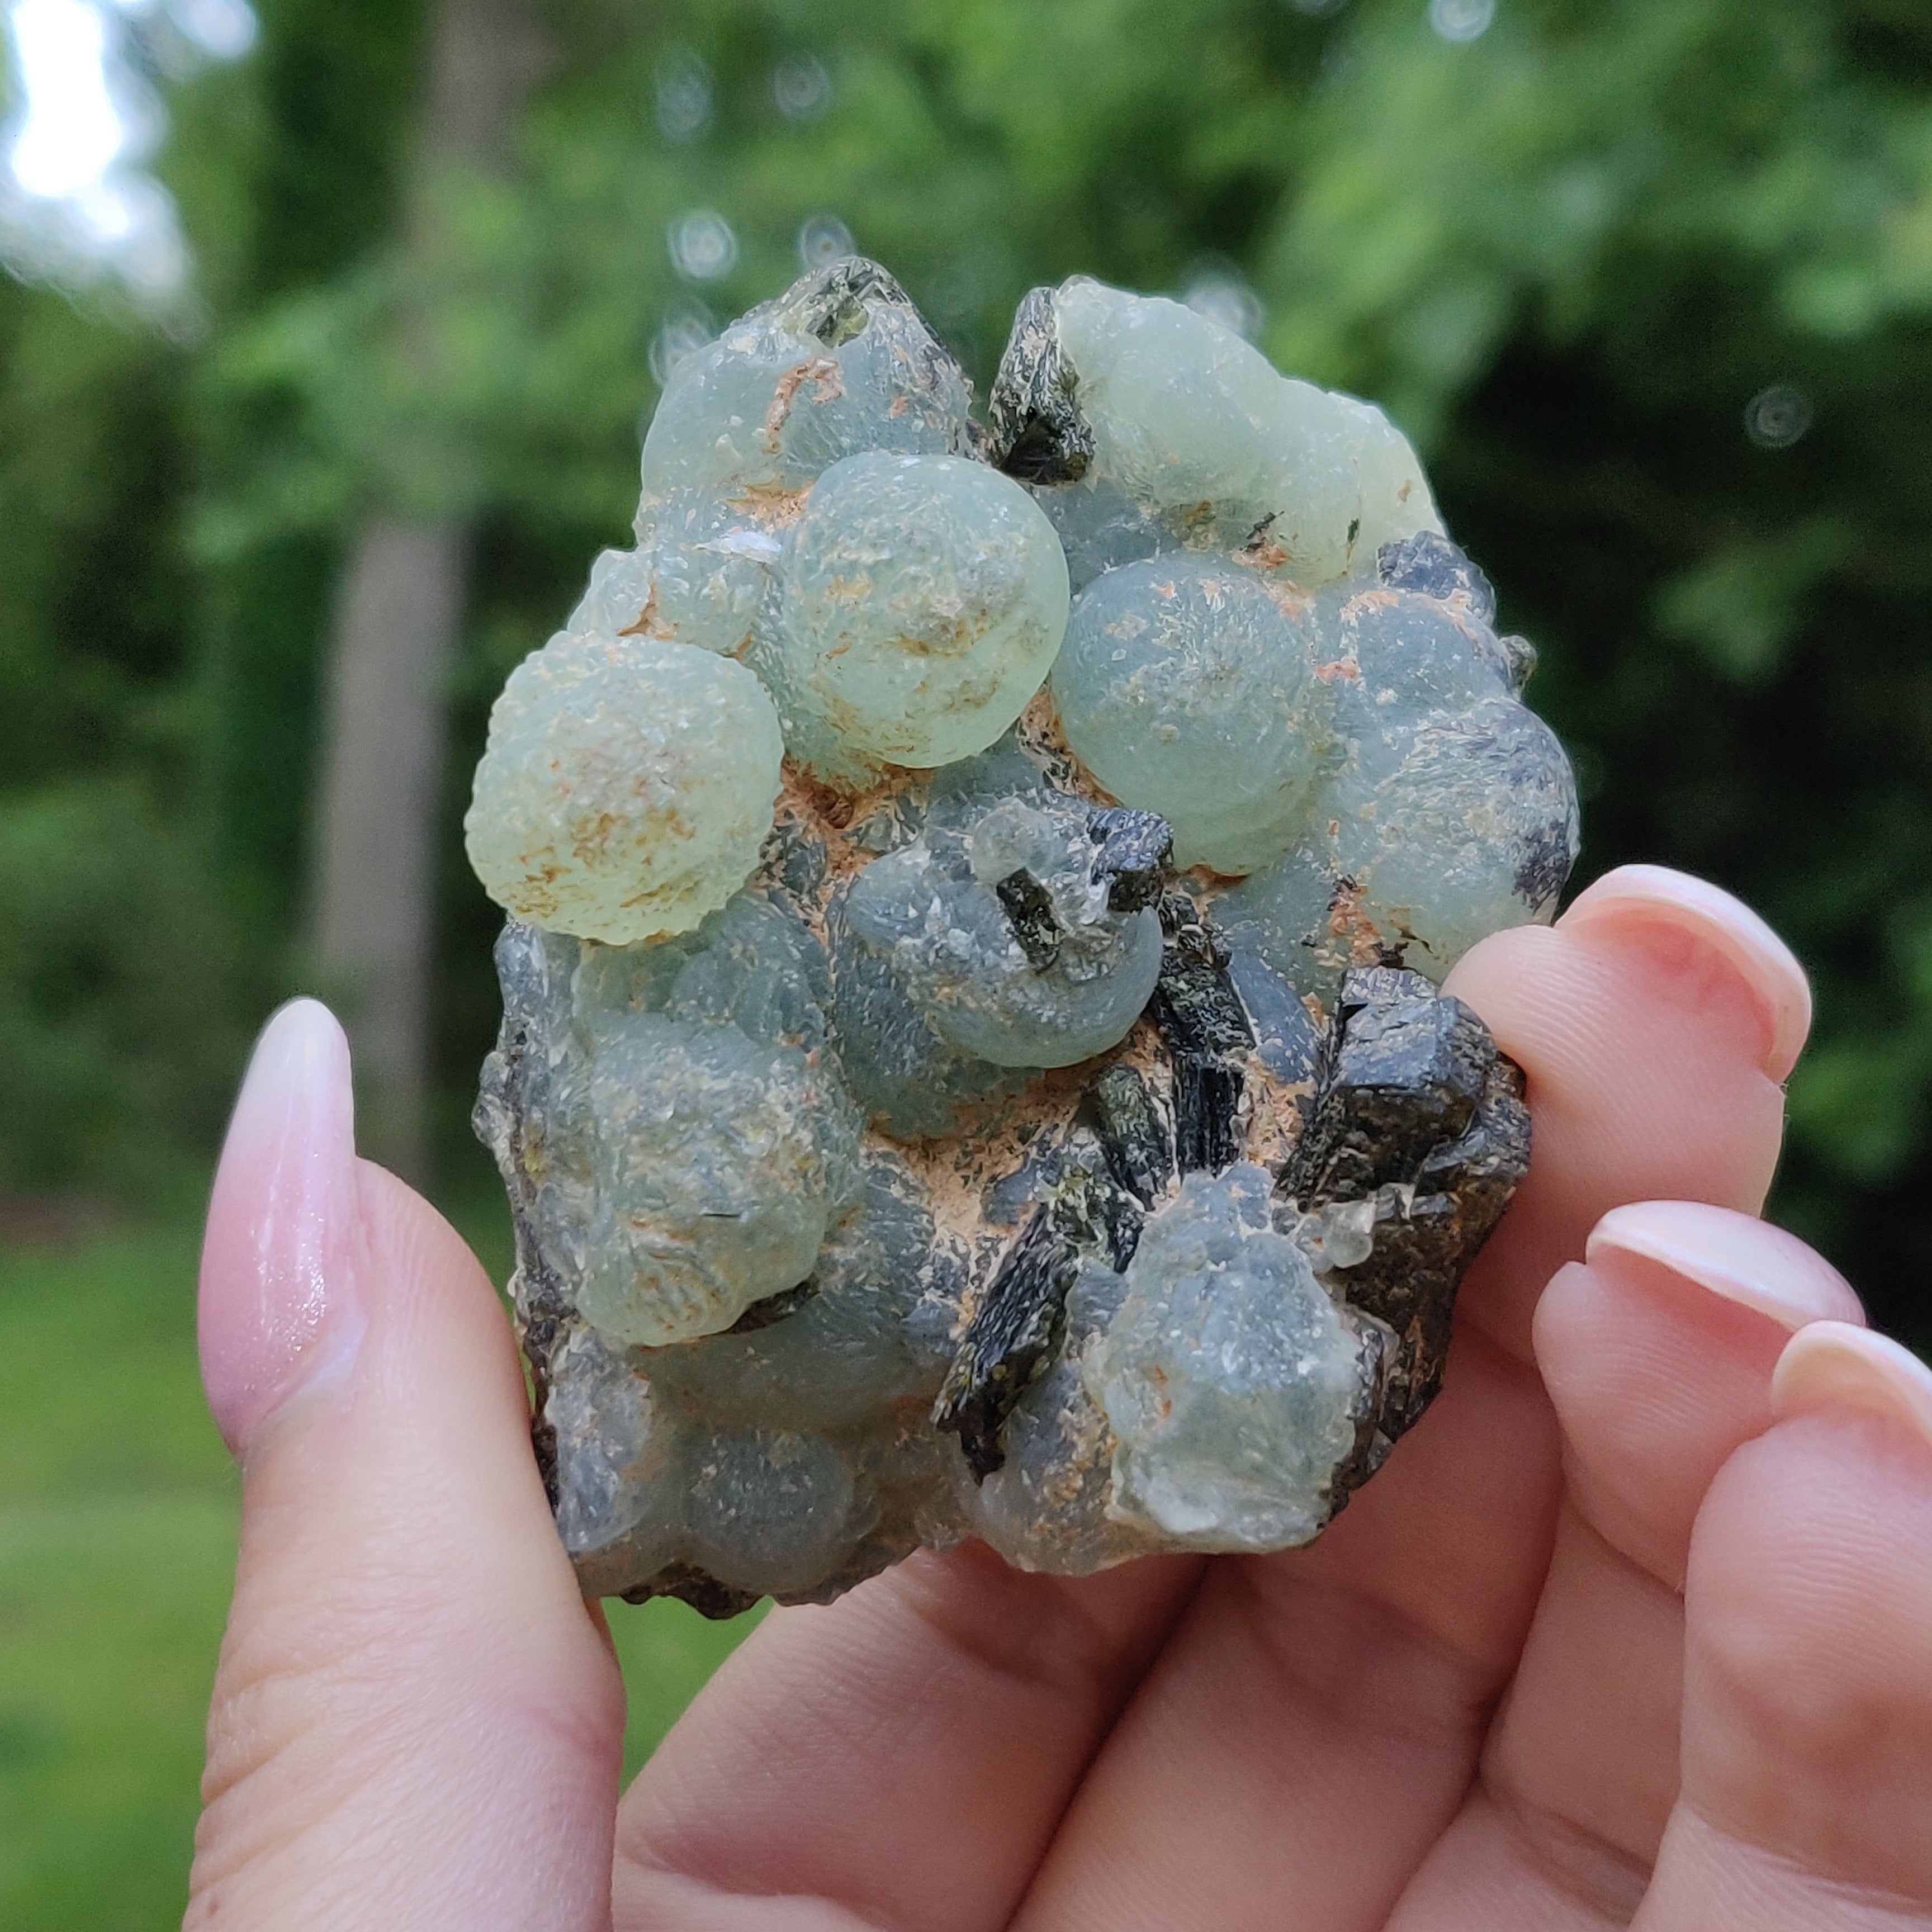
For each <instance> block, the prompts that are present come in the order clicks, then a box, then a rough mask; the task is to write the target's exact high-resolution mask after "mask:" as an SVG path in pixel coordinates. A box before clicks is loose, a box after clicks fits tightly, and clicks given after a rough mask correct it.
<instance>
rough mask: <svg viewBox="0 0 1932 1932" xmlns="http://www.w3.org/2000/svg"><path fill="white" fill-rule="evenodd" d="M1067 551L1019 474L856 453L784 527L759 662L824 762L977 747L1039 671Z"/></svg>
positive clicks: (874, 765)
mask: <svg viewBox="0 0 1932 1932" xmlns="http://www.w3.org/2000/svg"><path fill="white" fill-rule="evenodd" d="M1066 627H1067V562H1066V559H1065V558H1064V556H1063V555H1062V554H1061V548H1060V544H1059V542H1058V539H1056V538H1055V535H1054V534H1053V529H1052V525H1051V524H1049V523H1048V522H1047V520H1046V517H1044V516H1043V515H1042V514H1041V513H1040V510H1039V509H1038V508H1037V506H1036V505H1034V502H1032V501H1031V499H1030V498H1029V497H1028V495H1027V493H1026V492H1025V490H1022V488H1021V487H1019V484H1016V483H1014V482H1013V481H1011V480H1010V479H1009V478H1007V477H1004V476H1002V475H1000V474H999V472H998V471H997V470H995V469H989V468H988V467H987V466H986V464H985V463H974V462H969V461H968V460H966V459H965V458H963V457H956V456H892V455H865V456H851V457H847V458H844V460H842V461H841V462H839V463H835V464H834V465H833V466H832V467H831V468H830V469H828V470H826V472H825V474H824V475H823V476H822V477H820V479H819V480H818V481H817V484H815V485H814V487H813V489H812V491H811V496H810V497H809V498H808V500H807V502H806V503H805V511H804V514H802V516H801V517H799V519H798V520H797V522H796V523H794V524H793V526H791V528H790V530H789V532H787V536H786V539H785V547H784V556H782V558H781V559H780V562H779V565H778V587H777V589H776V591H775V594H774V595H773V597H772V599H771V601H770V603H769V605H768V607H767V609H766V613H765V615H764V616H763V618H761V619H760V627H759V633H758V640H757V644H756V646H755V647H754V652H753V657H752V661H753V662H754V664H756V666H757V669H758V670H759V672H760V674H761V675H762V676H763V677H764V678H765V679H766V682H767V683H768V684H769V685H770V687H771V690H772V695H773V697H775V700H777V703H778V711H779V714H780V715H781V717H782V718H784V721H785V728H786V738H787V743H788V744H789V745H790V748H791V749H792V751H793V753H794V754H795V755H796V756H798V757H799V758H801V759H802V760H803V761H804V762H805V763H806V764H808V765H809V766H811V767H812V769H814V770H816V771H817V772H820V773H821V774H823V775H826V776H829V777H841V778H850V777H853V776H859V777H863V776H865V775H868V774H869V775H876V773H877V772H878V771H879V770H880V769H881V768H882V767H883V766H887V765H910V766H921V767H925V766H935V765H947V764H951V763H953V762H954V761H955V760H958V759H961V758H966V757H971V756H972V754H974V752H976V751H984V750H985V749H986V747H987V746H988V745H990V744H992V742H994V740H995V739H997V738H998V737H999V736H1000V735H1001V733H1003V732H1004V731H1005V730H1007V727H1008V726H1010V724H1012V723H1013V720H1014V719H1015V718H1017V717H1018V716H1019V715H1020V712H1021V711H1022V709H1024V708H1025V705H1026V703H1027V700H1028V699H1029V698H1031V697H1032V696H1033V694H1034V692H1035V691H1037V690H1038V689H1039V688H1040V684H1041V682H1042V681H1043V679H1045V677H1046V673H1047V671H1048V670H1049V667H1051V665H1052V662H1053V659H1054V655H1055V652H1057V651H1058V649H1059V648H1060V640H1061V634H1062V633H1063V632H1064V630H1065V629H1066Z"/></svg>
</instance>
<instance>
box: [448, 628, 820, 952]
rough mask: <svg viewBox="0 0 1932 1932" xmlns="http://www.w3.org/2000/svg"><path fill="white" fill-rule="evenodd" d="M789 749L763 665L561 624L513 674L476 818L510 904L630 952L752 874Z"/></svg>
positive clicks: (480, 873) (495, 878)
mask: <svg viewBox="0 0 1932 1932" xmlns="http://www.w3.org/2000/svg"><path fill="white" fill-rule="evenodd" d="M783 757H784V740H783V737H782V734H781V732H780V730H779V728H778V714H777V713H776V712H775V711H774V710H773V709H772V702H771V700H770V699H769V697H767V696H766V694H765V692H764V690H763V687H762V686H761V685H760V684H759V682H758V680H757V678H756V677H754V676H753V675H752V673H751V672H749V671H748V670H745V667H743V666H742V664H735V663H733V662H732V661H730V660H729V659H728V658H719V657H715V656H713V655H712V654H711V653H710V652H707V651H703V650H700V649H697V648H696V647H694V646H691V645H689V644H682V643H672V642H666V641H661V640H655V639H649V638H642V637H638V638H631V637H615V638H613V637H574V636H572V635H571V634H569V633H568V632H567V631H566V632H563V633H561V634H559V635H558V636H556V637H553V638H552V639H551V640H550V642H549V643H547V645H545V646H544V648H543V649H541V650H540V651H538V652H535V653H534V654H533V655H531V656H529V657H528V658H525V659H524V660H523V663H521V664H519V665H518V666H517V668H516V670H514V671H513V672H511V674H510V679H509V682H508V683H507V684H505V685H504V687H503V690H502V694H501V695H500V696H499V697H498V698H497V700H496V704H495V706H494V707H493V709H492V710H491V712H490V736H489V742H488V746H487V749H486V750H485V751H484V754H483V760H482V762H481V763H480V764H479V765H478V766H477V768H476V784H475V793H474V795H473V796H472V799H471V802H470V806H469V812H468V814H467V815H466V817H465V818H464V820H463V835H464V841H465V844H466V847H467V849H468V851H469V862H470V864H471V865H472V866H473V867H474V868H475V872H476V876H477V877H478V878H479V879H480V880H482V882H483V886H484V890H485V891H487V892H488V893H489V895H490V897H491V898H493V899H494V900H495V901H496V903H497V904H499V905H500V906H502V907H504V909H505V910H506V911H508V912H511V913H514V914H515V915H516V916H517V918H519V919H528V920H529V921H531V922H532V923H533V924H535V925H538V926H544V927H545V928H547V929H549V930H550V931H551V932H567V933H571V934H574V935H576V936H577V937H578V938H583V939H598V940H602V941H604V942H606V943H607V944H610V945H616V946H622V945H628V944H631V942H633V941H637V940H640V939H647V938H651V937H652V936H653V935H656V934H660V933H670V932H687V931H688V930H689V929H691V927H693V926H696V925H697V922H699V921H700V919H703V916H704V915H705V914H706V913H708V912H709V911H712V910H714V909H715V907H718V906H721V905H722V904H724V901H726V900H727V898H730V895H732V894H733V892H736V890H737V889H738V888H739V886H742V884H743V883H745V880H746V879H747V878H748V877H750V875H751V871H752V868H754V866H755V865H757V862H758V849H759V847H760V845H761V844H763V842H764V838H765V835H766V833H767V832H769V830H770V829H771V823H772V802H773V801H774V800H775V799H776V797H777V796H778V772H779V766H780V763H781V760H782V759H783Z"/></svg>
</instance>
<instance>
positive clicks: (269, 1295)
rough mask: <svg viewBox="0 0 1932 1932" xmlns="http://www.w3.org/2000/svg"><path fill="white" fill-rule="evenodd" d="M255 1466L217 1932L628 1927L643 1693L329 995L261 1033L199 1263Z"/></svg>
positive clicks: (192, 1926) (215, 1763) (222, 1733)
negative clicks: (625, 1765)
mask: <svg viewBox="0 0 1932 1932" xmlns="http://www.w3.org/2000/svg"><path fill="white" fill-rule="evenodd" d="M200 1330H201V1349H202V1376H203V1379H204V1381H205V1384H206V1386H207V1389H208V1400H209V1403H210V1405H211V1407H212V1409H213V1410H214V1415H215V1418H216V1421H217V1422H218V1423H219V1424H220V1427H221V1430H222V1433H223V1436H225V1437H226V1439H227V1441H228V1442H229V1446H230V1448H232V1449H233V1451H234V1452H235V1454H236V1458H237V1460H239V1463H240V1464H241V1466H242V1544H241V1556H240V1562H239V1570H238V1574H237V1577H236V1591H235V1601H234V1604H233V1608H232V1610H231V1611H230V1613H229V1623H228V1630H227V1634H226V1637H225V1638H224V1640H223V1644H222V1650H221V1658H220V1665H219V1667H218V1669H217V1673H216V1679H215V1686H214V1702H213V1706H212V1709H211V1712H210V1715H209V1719H208V1767H207V1770H206V1772H205V1775H204V1777H203V1779H202V1799H203V1803H204V1807H205V1808H204V1810H203V1812H202V1819H201V1823H200V1826H199V1830H198V1832H197V1833H196V1846H195V1858H194V1866H193V1876H192V1878H191V1879H190V1890H191V1897H190V1903H189V1906H188V1911H187V1928H188V1932H198V1928H200V1927H213V1926H217V1925H218V1926H220V1927H222V1928H223V1932H253V1929H254V1928H260V1932H270V1928H273V1932H299V1928H301V1927H308V1926H315V1927H320V1926H324V1925H326V1926H328V1927H331V1928H341V1927H360V1926H369V1927H377V1926H383V1927H389V1926H401V1925H423V1926H428V1925H462V1926H464V1927H472V1928H479V1932H480V1929H481V1928H487V1927H499V1926H500V1927H504V1928H505V1932H510V1928H515V1932H565V1928H569V1932H578V1929H579V1928H585V1929H586V1932H589V1928H595V1927H602V1926H605V1925H607V1924H608V1922H609V1910H610V1890H609V1881H610V1832H611V1817H612V1814H613V1809H614V1806H615V1801H616V1778H617V1770H618V1765H619V1752H620V1745H621V1734H622V1688H621V1686H620V1685H619V1682H618V1679H617V1675H616V1667H615V1665H614V1663H613V1660H612V1658H611V1657H610V1652H609V1649H608V1646H607V1643H605V1641H604V1640H603V1638H602V1637H601V1634H600V1631H599V1630H598V1626H597V1625H596V1624H595V1622H593V1621H592V1618H591V1616H590V1615H589V1613H588V1612H587V1611H586V1609H585V1607H584V1605H583V1601H582V1598H580V1595H579V1594H578V1592H577V1588H576V1586H575V1583H574V1580H573V1579H572V1577H571V1571H570V1566H569V1565H568V1562H567V1561H566V1559H565V1556H564V1555H563V1553H562V1548H561V1547H560V1546H559V1544H558V1542H557V1540H556V1532H555V1531H554V1530H553V1528H552V1527H551V1525H550V1513H549V1510H548V1508H547V1505H546V1503H545V1502H544V1494H543V1490H542V1486H541V1483H540V1482H539V1481H538V1477H537V1474H536V1470H535V1466H534V1463H533V1462H532V1457H531V1455H530V1451H529V1434H528V1431H529V1412H528V1409H527V1406H526V1401H525V1398H524V1394H523V1380H522V1377H521V1375H520V1372H519V1370H518V1367H517V1360H516V1355H515V1351H514V1347H513V1346H512V1343H511V1339H510V1335H509V1331H508V1326H507V1325H506V1324H505V1322H504V1319H503V1317H502V1312H501V1310H500V1308H499V1305H498V1304H497V1301H496V1297H495V1295H493V1293H492V1292H491V1290H490V1284H489V1283H488V1281H487V1280H486V1279H485V1278H484V1274H483V1272H482V1271H481V1268H478V1265H477V1264H476V1262H475V1259H473V1257H472V1256H471V1255H470V1253H469V1250H467V1249H466V1247H464V1246H463V1243H462V1242H461V1241H460V1240H459V1239H458V1237H457V1235H455V1233H454V1232H452V1230H451V1229H450V1228H449V1226H447V1225H446V1223H444V1222H443V1220H441V1218H440V1217H439V1216H437V1214H436V1213H435V1212H434V1210H432V1209H431V1208H430V1207H429V1206H428V1205H427V1204H426V1203H425V1202H422V1200H420V1199H419V1198H418V1197H417V1196H415V1195H414V1194H413V1193H410V1190H408V1189H407V1188H406V1187H404V1186H403V1184H401V1182H400V1181H397V1180H395V1178H393V1177H392V1176H391V1175H388V1174H386V1173H384V1172H383V1171H382V1170H381V1169H379V1168H376V1167H373V1166H370V1165H368V1163H365V1162H361V1161H359V1160H357V1159H356V1152H355V1146H354V1139H353V1119H352V1109H351V1103H350V1085H349V1057H348V1049H347V1043H346V1042H345V1041H344V1039H343V1037H342V1034H341V1029H340V1028H338V1026H337V1025H336V1024H335V1021H334V1020H333V1019H332V1018H331V1017H330V1016H329V1013H327V1012H326V1010H324V1009H323V1007H320V1006H318V1005H317V1004H315V1003H314V1001H296V1002H294V1003H293V1004H291V1005H290V1006H287V1007H284V1008H283V1009H282V1010H281V1012H280V1013H278V1014H277V1015H276V1016H275V1018H274V1019H272V1021H271V1022H269V1026H268V1028H267V1029H266V1031H265V1032H264V1033H263V1036H262V1038H261V1040H260V1043H258V1045H257V1048H256V1051H255V1055H254V1060H253V1061H251V1064H250V1067H249V1072H248V1078H247V1079H246V1081H245V1083H244V1085H243V1087H242V1094H241V1097H240V1098H239V1100H238V1101H237V1103H236V1110H235V1117H234V1119H233V1122H232V1123H231V1124H230V1126H229V1133H228V1139H227V1144H226V1147H225V1148H224V1149H223V1154H222V1160H221V1166H220V1172H219V1174H218V1175H217V1178H216V1181H215V1185H214V1198H213V1200H212V1202H211V1205H210V1208H209V1211H208V1234H207V1239H206V1244H205V1248H204V1250H203V1253H202V1275H201V1301H200Z"/></svg>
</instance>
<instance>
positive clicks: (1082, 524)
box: [1046, 278, 1442, 588]
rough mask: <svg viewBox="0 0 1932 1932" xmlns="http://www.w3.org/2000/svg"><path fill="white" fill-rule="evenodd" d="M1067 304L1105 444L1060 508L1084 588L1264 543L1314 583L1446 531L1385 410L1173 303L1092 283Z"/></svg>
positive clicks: (1066, 320)
mask: <svg viewBox="0 0 1932 1932" xmlns="http://www.w3.org/2000/svg"><path fill="white" fill-rule="evenodd" d="M1052 304H1053V311H1054V317H1053V319H1054V323H1055V326H1056V327H1057V329H1058V334H1059V337H1060V340H1061V345H1062V347H1063V348H1064V353H1065V354H1066V356H1067V360H1068V362H1069V363H1070V366H1071V368H1072V370H1073V373H1074V375H1075V377H1076V390H1075V395H1076V403H1077V407H1078V408H1079V412H1080V413H1081V415H1082V417H1083V418H1084V419H1085V422H1086V425H1087V426H1088V430H1089V431H1091V437H1092V443H1093V453H1092V457H1091V461H1090V463H1089V464H1088V468H1087V469H1086V472H1085V475H1084V476H1083V477H1082V478H1081V479H1080V480H1079V484H1078V486H1077V487H1074V488H1073V489H1070V490H1064V491H1059V492H1053V493H1049V495H1048V496H1047V497H1046V502H1047V504H1048V508H1049V513H1050V514H1052V515H1053V517H1054V518H1055V522H1056V523H1058V525H1059V526H1060V527H1061V530H1062V532H1063V534H1064V535H1065V536H1066V537H1067V549H1068V554H1069V558H1070V562H1071V564H1072V566H1073V577H1074V581H1075V582H1076V583H1085V582H1086V581H1088V579H1089V578H1090V577H1093V576H1094V575H1095V574H1097V572H1098V571H1100V569H1102V568H1106V567H1107V566H1108V565H1110V564H1112V563H1115V562H1124V561H1126V560H1127V557H1128V556H1131V555H1141V556H1145V555H1148V554H1149V553H1151V552H1153V551H1154V550H1157V549H1166V548H1169V547H1180V546H1181V545H1183V544H1185V545H1187V547H1200V548H1207V549H1216V550H1233V549H1237V548H1244V547H1246V548H1250V549H1251V550H1253V552H1254V553H1256V556H1257V557H1258V559H1260V560H1262V561H1263V562H1265V563H1266V564H1267V565H1270V566H1271V567H1273V568H1279V569H1280V570H1281V571H1283V572H1284V573H1285V574H1286V575H1288V576H1289V577H1292V579H1293V580H1294V581H1295V582H1296V583H1298V584H1300V585H1301V586H1304V588H1312V587H1313V586H1316V585H1317V584H1320V583H1325V582H1327V581H1328V580H1329V579H1330V578H1331V577H1340V576H1341V575H1343V574H1344V573H1345V572H1347V571H1352V570H1355V569H1358V568H1361V567H1362V565H1364V564H1372V563H1373V561H1374V559H1375V556H1376V551H1377V550H1379V548H1380V547H1381V546H1382V544H1385V543H1387V542H1388V541H1391V539H1393V538H1400V537H1405V536H1408V535H1412V533H1413V532H1416V531H1418V530H1438V531H1439V530H1440V529H1442V523H1441V521H1440V520H1439V518H1438V517H1437V515H1436V505H1435V503H1434V502H1433V499H1432V498H1431V497H1430V493H1429V484H1428V482H1427V479H1426V478H1424V475H1423V472H1422V466H1421V463H1419V462H1418V460H1416V456H1415V452H1414V450H1413V449H1411V448H1410V446H1409V442H1408V440H1407V439H1406V437H1403V435H1402V434H1401V432H1400V431H1398V430H1397V429H1396V428H1394V427H1393V425H1391V423H1390V422H1389V421H1388V418H1387V417H1386V416H1384V415H1383V414H1382V412H1381V411H1380V410H1378V409H1376V408H1375V407H1373V406H1372V405H1371V404H1367V403H1363V402H1358V401H1356V399H1355V398H1354V397H1352V396H1345V395H1337V394H1335V393H1333V392H1330V391H1328V390H1325V389H1318V388H1316V386H1315V385H1314V384H1313V383H1302V382H1297V381H1295V380H1292V378H1290V377H1286V376H1283V375H1281V374H1278V373H1277V371H1276V370H1275V368H1274V366H1273V365H1271V363H1270V362H1268V359H1267V358H1266V357H1265V356H1263V355H1262V353H1261V352H1260V351H1259V350H1258V349H1256V348H1255V347H1253V345H1252V344H1249V343H1247V342H1244V341H1242V339H1241V338H1240V337H1239V336H1238V335H1235V333H1234V332H1233V331H1232V329H1224V328H1223V327H1222V326H1220V324H1218V323H1214V322H1212V321H1211V320H1208V317H1205V316H1203V315H1199V314H1196V312H1195V311H1193V309H1190V308H1187V307H1186V306H1185V305H1184V304H1182V303H1180V302H1170V301H1169V300H1167V299H1166V298H1165V297H1163V296H1132V295H1127V294H1124V293H1122V292H1121V290H1118V289H1110V288H1108V287H1104V286H1103V284H1100V283H1099V282H1095V281H1088V280H1086V279H1085V278H1075V279H1074V280H1073V281H1070V282H1068V283H1067V284H1065V285H1064V287H1061V288H1060V289H1058V290H1056V291H1055V293H1054V295H1053V298H1052ZM1136 524H1138V525H1139V526H1140V528H1141V530H1142V536H1141V538H1140V547H1136V546H1135V544H1134V541H1133V538H1131V537H1130V535H1129V534H1128V532H1129V531H1130V529H1132V527H1133V526H1134V525H1136Z"/></svg>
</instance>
